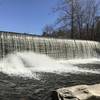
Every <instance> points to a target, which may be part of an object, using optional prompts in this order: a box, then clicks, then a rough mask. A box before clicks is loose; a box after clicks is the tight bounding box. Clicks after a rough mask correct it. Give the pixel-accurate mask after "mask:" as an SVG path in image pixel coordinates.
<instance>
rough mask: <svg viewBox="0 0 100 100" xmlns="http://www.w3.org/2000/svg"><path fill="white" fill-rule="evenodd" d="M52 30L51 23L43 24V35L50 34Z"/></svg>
mask: <svg viewBox="0 0 100 100" xmlns="http://www.w3.org/2000/svg"><path fill="white" fill-rule="evenodd" d="M53 32H54V28H53V26H52V25H45V26H44V28H43V36H51V35H52V34H53Z"/></svg>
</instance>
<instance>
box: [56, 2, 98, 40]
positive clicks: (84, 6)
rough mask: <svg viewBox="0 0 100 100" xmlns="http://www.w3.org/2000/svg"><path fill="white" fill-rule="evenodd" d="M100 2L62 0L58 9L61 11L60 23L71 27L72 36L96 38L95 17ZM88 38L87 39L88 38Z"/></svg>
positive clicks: (65, 26)
mask: <svg viewBox="0 0 100 100" xmlns="http://www.w3.org/2000/svg"><path fill="white" fill-rule="evenodd" d="M98 7H99V3H98V2H97V0H62V3H61V4H60V6H58V8H57V11H60V16H59V18H58V23H61V26H62V27H64V28H66V29H70V32H71V38H75V37H76V36H75V35H76V33H78V34H77V35H78V37H77V38H83V37H84V38H87V37H88V38H90V39H93V38H94V27H95V17H96V15H97V11H98ZM88 38H87V39H88Z"/></svg>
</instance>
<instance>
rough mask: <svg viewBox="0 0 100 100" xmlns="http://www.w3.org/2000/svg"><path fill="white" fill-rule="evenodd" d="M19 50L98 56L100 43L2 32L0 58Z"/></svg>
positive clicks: (70, 56) (73, 56)
mask: <svg viewBox="0 0 100 100" xmlns="http://www.w3.org/2000/svg"><path fill="white" fill-rule="evenodd" d="M17 51H18V52H20V51H33V52H37V53H42V54H46V55H48V56H50V57H53V58H58V59H59V58H63V59H74V58H97V57H99V53H100V43H99V42H96V41H85V40H68V39H54V38H43V37H36V36H34V35H28V34H19V33H11V32H0V58H3V57H4V56H5V55H7V54H9V53H13V52H17Z"/></svg>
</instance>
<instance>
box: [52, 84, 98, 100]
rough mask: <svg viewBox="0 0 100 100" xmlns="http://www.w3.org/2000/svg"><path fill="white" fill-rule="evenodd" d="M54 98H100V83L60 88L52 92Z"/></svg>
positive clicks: (61, 99)
mask: <svg viewBox="0 0 100 100" xmlns="http://www.w3.org/2000/svg"><path fill="white" fill-rule="evenodd" d="M52 100H100V84H95V85H77V86H73V87H67V88H60V89H57V90H56V91H53V92H52Z"/></svg>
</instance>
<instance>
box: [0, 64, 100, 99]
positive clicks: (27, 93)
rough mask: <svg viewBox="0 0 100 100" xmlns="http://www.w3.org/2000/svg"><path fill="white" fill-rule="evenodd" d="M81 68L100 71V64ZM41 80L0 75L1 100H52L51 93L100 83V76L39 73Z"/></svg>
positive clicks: (81, 65)
mask: <svg viewBox="0 0 100 100" xmlns="http://www.w3.org/2000/svg"><path fill="white" fill-rule="evenodd" d="M77 66H79V67H80V68H88V69H96V70H100V65H99V64H80V65H77ZM37 74H40V76H41V79H40V80H35V79H28V78H21V77H14V76H8V75H6V74H3V73H0V100H51V91H53V90H55V89H57V88H61V87H67V86H73V85H77V84H95V83H100V74H95V73H94V74H93V73H80V74H79V73H78V74H71V73H62V74H54V73H37Z"/></svg>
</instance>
